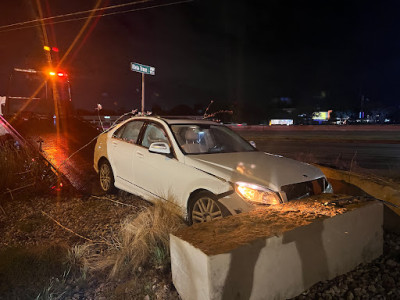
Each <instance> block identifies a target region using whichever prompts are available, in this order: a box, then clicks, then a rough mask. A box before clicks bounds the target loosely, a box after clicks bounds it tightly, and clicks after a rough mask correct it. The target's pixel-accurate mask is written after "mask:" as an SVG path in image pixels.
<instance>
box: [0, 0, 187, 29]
mask: <svg viewBox="0 0 400 300" xmlns="http://www.w3.org/2000/svg"><path fill="white" fill-rule="evenodd" d="M150 1H154V0H142V1H134V2H130V3H124V4H119V5H113V6H107V7H103V8H97V9H91V10H86V11H80V12H74V13H69V14H64V15H58V16H54V17H48V18H42V19H36V20H31V21H24V22H19V23H14V24H9V25H4V26H0V33H3V32H10V31H15V30H21V29H27V28H33V27H36V26H37V24H34V25H28V26H21V25H26V24H31V23H36V22H46V21H49V20H54V19H59V18H65V17H70V16H74V15H80V14H86V13H90V12H96V11H102V10H108V9H115V8H120V7H125V6H128V5H134V4H143V3H147V2H150ZM193 1H194V0H182V1H176V2H170V3H164V4H156V5H152V6H147V7H141V8H134V9H129V10H123V11H116V12H111V13H105V14H97V15H93V17H106V16H111V15H117V14H124V13H129V12H134V11H140V10H148V9H152V8H158V7H165V6H172V5H177V4H182V3H187V2H193ZM86 18H87V17H79V18H71V19H67V20H60V21H54V22H52V24H59V23H67V22H75V21H80V20H84V19H86ZM47 24H48V23H45V25H47ZM14 26H20V27H17V28H10V27H14ZM7 28H8V29H7Z"/></svg>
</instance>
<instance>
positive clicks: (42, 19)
mask: <svg viewBox="0 0 400 300" xmlns="http://www.w3.org/2000/svg"><path fill="white" fill-rule="evenodd" d="M149 1H154V0H141V1H132V2H129V3H124V4H117V5H112V6H106V7H102V8H94V9H89V10H83V11H78V12H73V13H68V14H63V15H58V16H53V17H47V18H41V19H35V20H30V21H24V22H19V23H14V24H9V25H4V26H0V30H1V29H5V28H9V27H13V26H18V25H26V24H30V23H36V22H45V21H49V20H54V19H57V18H64V17H70V16H75V15H81V14H87V13H92V12H96V11H101V10H107V9H114V8H120V7H125V6H130V5H135V4H142V3H146V2H149Z"/></svg>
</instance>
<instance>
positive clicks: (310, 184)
mask: <svg viewBox="0 0 400 300" xmlns="http://www.w3.org/2000/svg"><path fill="white" fill-rule="evenodd" d="M324 190H325V178H319V179H316V180H312V181H306V182H301V183H295V184H288V185H284V186H282V191H284V192H285V193H286V197H287V200H288V201H290V200H294V199H298V198H302V197H307V196H311V195H319V194H322V192H323V191H324Z"/></svg>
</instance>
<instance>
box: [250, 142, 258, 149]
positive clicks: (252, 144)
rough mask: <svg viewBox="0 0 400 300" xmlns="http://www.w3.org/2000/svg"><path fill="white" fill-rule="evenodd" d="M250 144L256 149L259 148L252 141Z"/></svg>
mask: <svg viewBox="0 0 400 300" xmlns="http://www.w3.org/2000/svg"><path fill="white" fill-rule="evenodd" d="M249 143H250V145H252V146H253V147H254V148H257V147H256V142H254V141H250V142H249Z"/></svg>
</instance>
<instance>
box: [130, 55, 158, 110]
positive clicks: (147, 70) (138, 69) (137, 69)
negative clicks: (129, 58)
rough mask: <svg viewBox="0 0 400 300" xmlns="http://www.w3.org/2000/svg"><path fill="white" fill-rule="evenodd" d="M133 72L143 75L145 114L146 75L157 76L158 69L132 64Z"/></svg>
mask: <svg viewBox="0 0 400 300" xmlns="http://www.w3.org/2000/svg"><path fill="white" fill-rule="evenodd" d="M131 71H134V72H138V73H142V114H144V75H145V74H147V75H155V74H156V68H154V67H150V66H145V65H142V64H138V63H134V62H131Z"/></svg>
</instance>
